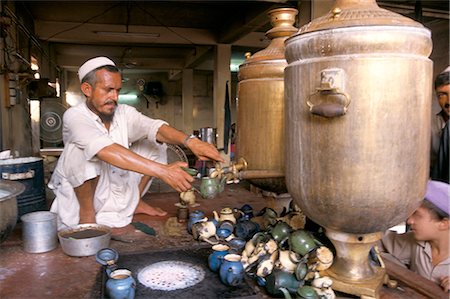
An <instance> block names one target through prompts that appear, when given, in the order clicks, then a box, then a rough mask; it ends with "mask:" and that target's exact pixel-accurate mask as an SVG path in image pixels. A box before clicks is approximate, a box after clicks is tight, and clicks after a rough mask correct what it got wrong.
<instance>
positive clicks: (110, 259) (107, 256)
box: [95, 248, 119, 266]
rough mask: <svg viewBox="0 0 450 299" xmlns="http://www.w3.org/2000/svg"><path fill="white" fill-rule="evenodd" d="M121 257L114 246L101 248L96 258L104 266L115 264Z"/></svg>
mask: <svg viewBox="0 0 450 299" xmlns="http://www.w3.org/2000/svg"><path fill="white" fill-rule="evenodd" d="M118 259H119V253H118V252H117V251H116V250H115V249H112V248H103V249H100V250H99V251H98V252H97V254H96V255H95V260H96V261H97V262H98V263H99V264H100V265H103V266H109V265H114V264H115V263H116V262H117V260H118Z"/></svg>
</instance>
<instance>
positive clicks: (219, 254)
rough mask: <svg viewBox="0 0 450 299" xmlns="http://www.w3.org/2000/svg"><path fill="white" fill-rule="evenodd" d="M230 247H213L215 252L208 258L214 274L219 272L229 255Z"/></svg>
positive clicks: (219, 245)
mask: <svg viewBox="0 0 450 299" xmlns="http://www.w3.org/2000/svg"><path fill="white" fill-rule="evenodd" d="M229 249H230V247H229V246H227V245H223V244H217V245H214V246H213V247H212V250H213V252H212V253H211V254H210V255H209V256H208V266H209V269H211V271H213V272H217V271H219V269H220V266H221V265H222V262H223V257H224V256H225V255H227V254H228V250H229Z"/></svg>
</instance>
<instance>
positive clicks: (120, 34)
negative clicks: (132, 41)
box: [93, 31, 160, 38]
mask: <svg viewBox="0 0 450 299" xmlns="http://www.w3.org/2000/svg"><path fill="white" fill-rule="evenodd" d="M93 32H94V33H95V34H97V35H102V36H116V37H137V38H158V37H159V36H160V34H159V33H146V32H117V31H93Z"/></svg>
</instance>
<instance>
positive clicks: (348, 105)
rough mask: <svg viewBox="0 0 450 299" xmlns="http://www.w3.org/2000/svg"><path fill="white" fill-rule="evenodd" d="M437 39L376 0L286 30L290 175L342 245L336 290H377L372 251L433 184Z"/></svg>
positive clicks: (344, 4)
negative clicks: (434, 41) (434, 44)
mask: <svg viewBox="0 0 450 299" xmlns="http://www.w3.org/2000/svg"><path fill="white" fill-rule="evenodd" d="M431 49H432V43H431V37H430V32H429V30H428V29H426V28H424V27H423V26H422V25H421V24H419V23H417V22H415V21H413V20H410V19H408V18H405V17H403V16H400V15H398V14H395V13H393V12H390V11H388V10H384V9H381V8H379V7H378V6H377V4H376V2H375V0H347V1H345V0H337V1H336V2H335V4H334V6H333V8H332V9H331V11H330V12H329V13H328V14H327V15H325V16H323V17H320V18H318V19H315V20H313V21H312V22H310V23H309V24H307V25H305V26H304V27H302V28H301V29H300V30H299V32H298V34H296V35H294V36H292V37H290V38H289V39H287V40H286V53H285V55H286V60H287V62H288V66H287V67H286V69H285V99H286V109H285V110H286V161H287V163H286V184H287V188H288V191H289V193H290V194H291V196H292V197H293V198H294V200H295V202H296V203H297V204H298V205H299V206H300V207H301V209H302V211H303V212H304V213H305V214H306V215H307V216H308V217H309V218H311V219H312V220H313V221H315V222H317V223H318V224H320V225H322V226H323V227H325V229H326V234H327V236H328V237H329V238H330V240H331V241H332V242H333V244H334V245H335V247H336V251H337V256H336V259H335V262H334V264H333V266H332V268H331V270H330V271H329V272H328V274H329V275H330V276H331V277H332V278H333V285H334V286H333V288H335V289H337V290H341V291H344V292H347V293H351V294H357V295H364V296H372V297H377V296H378V288H379V286H380V285H381V283H380V282H381V280H382V277H383V276H384V271H383V270H382V269H381V268H377V267H373V266H371V264H370V263H369V260H368V252H369V250H370V248H371V247H372V246H373V245H374V244H375V243H376V242H377V241H378V240H379V239H380V237H381V236H382V232H383V231H385V230H386V229H388V228H389V227H391V226H394V225H396V224H399V223H401V222H402V221H404V220H405V219H406V218H407V217H408V216H409V215H410V214H411V213H412V212H413V211H414V210H415V209H416V208H417V206H418V205H419V203H420V201H421V200H422V198H423V195H424V194H425V188H426V183H427V179H428V169H429V168H428V164H429V161H428V157H429V144H430V115H431V114H430V109H431V95H432V90H431V88H432V67H433V65H432V62H431V61H430V60H429V59H428V56H429V55H430V53H431Z"/></svg>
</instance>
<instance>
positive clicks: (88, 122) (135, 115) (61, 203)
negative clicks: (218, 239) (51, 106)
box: [48, 103, 167, 229]
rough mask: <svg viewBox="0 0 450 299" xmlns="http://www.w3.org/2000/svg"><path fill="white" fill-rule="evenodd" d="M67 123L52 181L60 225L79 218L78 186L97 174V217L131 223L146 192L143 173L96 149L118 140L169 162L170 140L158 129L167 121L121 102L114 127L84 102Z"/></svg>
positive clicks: (102, 221) (114, 223) (119, 224)
mask: <svg viewBox="0 0 450 299" xmlns="http://www.w3.org/2000/svg"><path fill="white" fill-rule="evenodd" d="M63 124H64V126H63V140H64V150H63V152H62V155H61V157H60V158H59V160H58V164H57V166H56V168H55V171H54V173H53V175H52V177H51V179H50V182H49V184H48V186H49V188H50V189H52V190H53V191H54V193H55V195H56V198H55V200H54V202H53V204H52V207H51V209H50V210H51V211H52V212H55V213H57V214H58V228H59V229H61V228H64V227H66V226H72V225H77V224H78V223H79V211H80V206H79V202H78V200H77V198H76V195H75V191H74V190H73V188H74V187H78V186H80V185H82V184H83V182H85V181H86V180H89V179H93V178H95V177H97V176H100V177H99V182H98V185H97V189H96V191H95V196H94V208H95V212H96V222H97V223H98V224H104V225H108V226H111V227H123V226H125V225H127V224H129V223H130V222H131V220H132V218H133V214H134V211H135V209H136V206H137V204H138V202H139V199H140V197H141V194H139V181H140V180H141V178H142V175H141V174H139V173H136V172H132V171H126V170H123V169H120V168H118V167H115V166H113V165H110V164H108V163H105V162H103V161H100V160H99V159H97V158H96V156H95V155H96V154H97V153H98V152H99V151H100V150H101V149H103V148H104V147H106V146H108V145H111V144H113V143H117V144H120V145H122V146H124V147H126V148H129V149H131V150H133V151H134V152H136V153H138V154H139V155H141V156H143V157H145V158H148V159H151V160H154V161H158V162H160V163H166V162H167V156H166V145H163V144H160V143H158V142H157V141H156V134H157V132H158V129H159V128H160V127H161V126H162V125H163V124H166V122H164V121H162V120H154V119H151V118H149V117H147V116H145V115H143V114H141V113H140V112H138V111H137V110H136V109H135V108H133V107H131V106H128V105H121V104H119V106H118V107H117V109H116V112H115V114H114V118H113V121H112V122H111V127H110V130H109V132H108V130H106V128H105V126H104V125H103V124H102V122H101V120H100V118H99V117H98V116H97V115H96V114H95V113H93V112H92V111H91V110H89V109H88V108H87V106H86V103H82V104H79V105H77V106H75V107H72V108H70V109H68V110H67V111H66V112H65V113H64V116H63ZM147 188H148V186H147Z"/></svg>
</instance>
